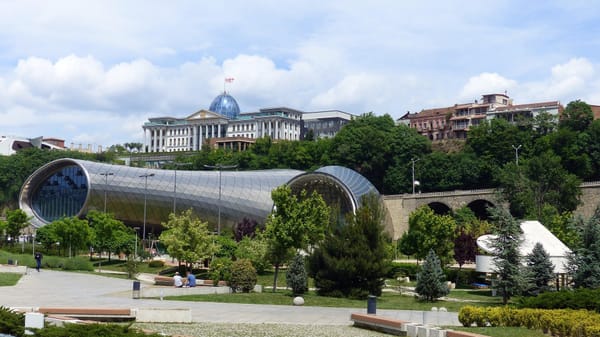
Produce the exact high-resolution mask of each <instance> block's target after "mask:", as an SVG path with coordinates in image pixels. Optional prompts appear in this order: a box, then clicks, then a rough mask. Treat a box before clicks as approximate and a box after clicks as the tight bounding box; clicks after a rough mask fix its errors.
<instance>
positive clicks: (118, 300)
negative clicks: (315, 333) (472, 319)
mask: <svg viewBox="0 0 600 337" xmlns="http://www.w3.org/2000/svg"><path fill="white" fill-rule="evenodd" d="M145 286H146V285H144V284H142V291H143V290H144V287H145ZM132 290H133V281H132V280H124V279H118V278H112V277H105V276H98V275H91V274H83V273H73V272H61V271H52V270H45V269H42V271H41V272H36V271H35V269H33V270H32V269H30V270H29V271H28V273H27V274H25V275H23V277H22V278H21V280H20V281H19V282H18V283H17V284H16V285H15V286H12V287H0V305H2V306H7V307H12V308H32V307H35V308H37V307H91V308H189V309H191V311H192V320H193V321H194V322H217V323H218V322H222V323H226V322H229V323H278V324H311V325H315V324H317V325H318V324H323V325H349V324H351V321H350V314H351V313H353V312H360V313H366V301H365V308H364V309H356V308H325V307H310V306H300V307H298V306H293V305H291V303H290V305H289V306H284V305H254V304H229V303H211V302H183V301H160V300H155V299H133V298H132ZM181 290H184V289H181ZM223 296H228V295H223ZM377 314H378V315H385V316H390V317H394V318H396V319H403V320H408V321H411V322H415V323H422V320H423V319H426V320H429V321H431V320H433V322H431V323H434V324H439V325H459V324H460V323H459V322H458V318H457V314H456V313H443V314H444V315H441V316H444V317H443V320H441V321H440V319H439V317H438V316H437V315H435V316H436V317H435V318H433V314H434V312H420V311H404V310H377ZM440 314H442V313H440Z"/></svg>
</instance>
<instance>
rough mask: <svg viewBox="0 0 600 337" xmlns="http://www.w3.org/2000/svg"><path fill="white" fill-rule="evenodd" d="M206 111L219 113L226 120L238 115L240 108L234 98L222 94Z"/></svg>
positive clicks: (225, 93)
mask: <svg viewBox="0 0 600 337" xmlns="http://www.w3.org/2000/svg"><path fill="white" fill-rule="evenodd" d="M208 110H210V111H213V112H216V113H219V114H221V115H223V116H225V117H227V118H231V119H235V118H236V117H237V116H238V115H239V114H240V107H239V106H238V104H237V102H236V100H235V98H233V96H231V95H230V94H228V93H227V92H224V93H222V94H220V95H219V96H217V97H215V99H214V100H213V101H212V103H210V107H209V108H208Z"/></svg>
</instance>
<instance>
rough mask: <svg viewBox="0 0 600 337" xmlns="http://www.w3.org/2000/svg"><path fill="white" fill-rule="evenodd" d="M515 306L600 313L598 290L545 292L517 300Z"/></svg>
mask: <svg viewBox="0 0 600 337" xmlns="http://www.w3.org/2000/svg"><path fill="white" fill-rule="evenodd" d="M516 305H517V306H518V307H519V308H538V309H586V310H593V311H596V312H600V289H586V288H578V289H574V290H561V291H556V292H547V293H543V294H539V295H538V296H531V297H522V298H519V300H518V301H516Z"/></svg>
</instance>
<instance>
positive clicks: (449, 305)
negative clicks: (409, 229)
mask: <svg viewBox="0 0 600 337" xmlns="http://www.w3.org/2000/svg"><path fill="white" fill-rule="evenodd" d="M303 297H304V305H306V306H321V307H347V308H366V307H367V301H366V300H353V299H347V298H333V297H325V296H317V295H316V294H315V293H314V292H310V293H309V294H305V295H304V296H303ZM166 299H168V300H179V301H198V302H221V303H249V304H275V305H289V304H290V303H292V299H293V297H292V295H291V293H290V292H289V291H286V290H279V291H277V292H275V293H273V292H271V291H269V290H267V291H264V292H262V293H247V294H244V293H235V294H207V295H189V296H169V297H166ZM467 304H469V305H499V304H500V299H498V298H488V299H487V301H485V302H477V303H465V302H460V301H436V302H425V301H419V300H417V299H415V298H414V297H412V296H404V295H400V294H397V293H387V292H385V293H383V295H382V296H381V297H378V298H377V308H380V309H395V310H431V307H445V308H446V309H448V311H455V312H456V311H458V310H459V309H460V308H461V307H463V306H465V305H467Z"/></svg>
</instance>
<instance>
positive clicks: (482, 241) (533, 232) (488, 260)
mask: <svg viewBox="0 0 600 337" xmlns="http://www.w3.org/2000/svg"><path fill="white" fill-rule="evenodd" d="M521 230H522V231H523V236H522V238H523V242H522V243H521V246H520V247H519V248H520V253H521V256H523V257H525V256H526V255H528V254H530V253H531V251H532V250H533V247H534V246H535V244H536V243H538V242H539V243H541V244H542V246H543V247H544V250H545V251H546V253H548V255H550V261H552V264H553V265H554V272H555V273H558V274H564V273H566V265H567V263H568V262H567V256H568V255H569V253H571V250H570V249H569V247H567V246H566V245H565V244H564V243H562V241H560V240H559V239H558V238H557V237H556V236H554V234H552V233H551V232H550V231H549V230H548V228H546V227H545V226H544V225H542V224H541V223H540V222H539V221H523V222H521ZM494 237H495V236H494V235H489V234H488V235H483V236H480V237H479V238H477V246H479V248H481V249H482V250H483V251H485V252H486V253H488V254H490V255H477V256H476V259H475V269H476V270H477V271H479V272H484V273H491V272H493V271H494V263H493V259H494V257H493V256H492V255H493V254H494V249H493V248H492V247H491V240H492V239H493V238H494Z"/></svg>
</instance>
